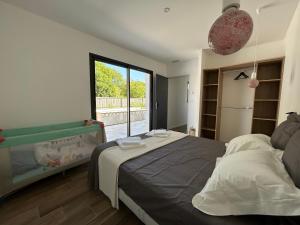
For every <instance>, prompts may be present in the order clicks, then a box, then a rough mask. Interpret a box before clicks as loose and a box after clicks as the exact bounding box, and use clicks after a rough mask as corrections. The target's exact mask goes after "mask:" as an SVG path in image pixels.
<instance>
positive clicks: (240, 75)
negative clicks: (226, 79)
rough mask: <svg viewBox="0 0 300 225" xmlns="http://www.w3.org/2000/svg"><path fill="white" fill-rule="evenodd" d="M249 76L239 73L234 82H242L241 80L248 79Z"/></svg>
mask: <svg viewBox="0 0 300 225" xmlns="http://www.w3.org/2000/svg"><path fill="white" fill-rule="evenodd" d="M248 78H249V76H248V75H247V74H245V73H244V72H241V73H240V74H239V75H238V76H237V77H236V78H234V80H242V79H248Z"/></svg>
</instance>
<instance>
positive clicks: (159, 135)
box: [146, 129, 170, 138]
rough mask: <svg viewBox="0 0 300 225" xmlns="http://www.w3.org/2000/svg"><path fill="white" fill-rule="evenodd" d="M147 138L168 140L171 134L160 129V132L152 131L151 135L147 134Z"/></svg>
mask: <svg viewBox="0 0 300 225" xmlns="http://www.w3.org/2000/svg"><path fill="white" fill-rule="evenodd" d="M146 135H147V136H151V137H162V138H167V137H169V135H170V134H169V133H168V131H167V130H166V129H158V130H152V131H150V132H149V133H147V134H146Z"/></svg>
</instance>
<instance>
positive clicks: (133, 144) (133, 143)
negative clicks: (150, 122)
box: [116, 137, 145, 149]
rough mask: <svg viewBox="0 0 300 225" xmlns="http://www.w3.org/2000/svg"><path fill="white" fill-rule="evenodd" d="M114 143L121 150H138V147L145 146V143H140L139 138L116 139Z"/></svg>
mask: <svg viewBox="0 0 300 225" xmlns="http://www.w3.org/2000/svg"><path fill="white" fill-rule="evenodd" d="M116 142H117V144H118V145H119V146H120V148H122V149H131V148H138V147H142V146H145V143H144V142H143V141H142V139H141V138H140V137H127V138H122V139H118V140H117V141H116Z"/></svg>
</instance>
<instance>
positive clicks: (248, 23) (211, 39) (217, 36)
mask: <svg viewBox="0 0 300 225" xmlns="http://www.w3.org/2000/svg"><path fill="white" fill-rule="evenodd" d="M239 8H240V3H239V1H238V0H223V14H222V15H221V16H220V17H219V18H218V19H217V20H216V21H215V22H214V24H213V25H212V27H211V29H210V31H209V35H208V44H209V47H210V48H211V49H212V51H213V52H215V53H217V54H220V55H229V54H233V53H235V52H237V51H239V50H240V49H241V48H243V47H244V46H245V44H246V43H247V42H248V40H249V39H250V37H251V34H252V31H253V21H252V18H251V16H250V15H249V14H248V13H247V12H246V11H244V10H240V9H239Z"/></svg>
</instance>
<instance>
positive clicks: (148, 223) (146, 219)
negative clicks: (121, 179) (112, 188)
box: [119, 188, 159, 225]
mask: <svg viewBox="0 0 300 225" xmlns="http://www.w3.org/2000/svg"><path fill="white" fill-rule="evenodd" d="M119 199H120V200H121V201H122V202H123V203H124V204H125V205H126V206H127V207H128V208H129V209H130V210H131V211H132V212H133V213H134V214H135V215H136V216H137V217H138V218H139V219H140V220H141V221H142V222H143V223H144V224H145V225H159V224H158V223H156V222H155V221H154V220H153V219H152V218H151V217H150V216H149V215H148V214H147V213H146V212H145V211H144V210H143V209H142V208H141V207H140V206H138V205H137V204H136V203H135V202H134V201H133V200H132V199H131V198H130V197H129V196H128V195H127V194H126V193H125V192H124V191H123V190H122V189H121V188H119Z"/></svg>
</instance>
